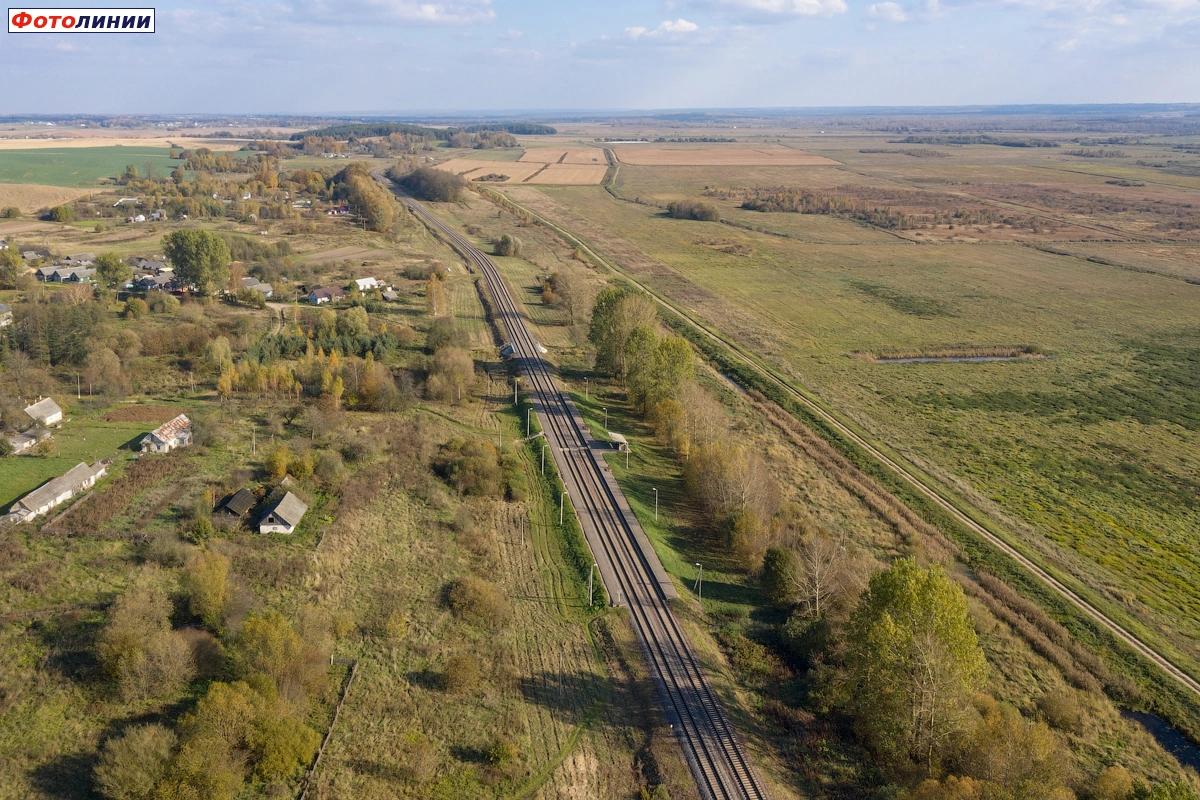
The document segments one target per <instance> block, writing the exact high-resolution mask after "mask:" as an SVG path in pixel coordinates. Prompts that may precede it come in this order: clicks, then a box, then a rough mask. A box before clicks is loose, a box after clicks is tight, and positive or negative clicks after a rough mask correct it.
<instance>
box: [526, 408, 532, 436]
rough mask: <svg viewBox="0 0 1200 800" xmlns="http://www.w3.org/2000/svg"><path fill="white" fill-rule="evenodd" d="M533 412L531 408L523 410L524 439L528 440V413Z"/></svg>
mask: <svg viewBox="0 0 1200 800" xmlns="http://www.w3.org/2000/svg"><path fill="white" fill-rule="evenodd" d="M530 411H533V406H529V407H528V408H526V409H525V438H526V439H528V438H529V412H530Z"/></svg>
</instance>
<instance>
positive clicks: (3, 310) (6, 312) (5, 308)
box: [0, 303, 13, 328]
mask: <svg viewBox="0 0 1200 800" xmlns="http://www.w3.org/2000/svg"><path fill="white" fill-rule="evenodd" d="M12 321H13V313H12V306H10V305H7V304H6V303H0V328H7V327H8V326H9V325H12Z"/></svg>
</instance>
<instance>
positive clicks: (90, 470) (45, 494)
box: [8, 461, 108, 522]
mask: <svg viewBox="0 0 1200 800" xmlns="http://www.w3.org/2000/svg"><path fill="white" fill-rule="evenodd" d="M106 472H108V464H107V463H105V462H103V461H97V462H96V463H95V464H93V465H91V466H90V467H89V466H88V465H87V464H85V463H82V462H80V463H79V464H76V465H75V466H74V467H71V469H70V470H68V471H67V472H66V473H65V474H63V475H60V476H59V477H57V478H52V479H50V480H49V481H48V482H46V483H45V484H43V485H42V486H39V487H38V488H37V489H34V490H33V491H32V492H30V493H29V494H27V495H25V496H24V497H22V498H21V499H20V500H18V501H17V502H15V503H13V504H12V506H11V507H10V508H9V510H8V517H9V518H10V519H12V520H14V521H16V522H28V521H29V520H31V519H34V518H35V517H39V516H41V515H42V514H45V513H46V512H47V511H49V510H50V509H52V508H54V507H55V506H58V505H62V504H63V503H65V502H67V501H68V500H70V499H71V498H72V497H75V496H76V495H78V494H80V493H82V492H85V491H87V490H88V489H90V488H92V487H93V486H95V485H96V481H98V480H100V479H101V478H103V477H104V475H105V473H106Z"/></svg>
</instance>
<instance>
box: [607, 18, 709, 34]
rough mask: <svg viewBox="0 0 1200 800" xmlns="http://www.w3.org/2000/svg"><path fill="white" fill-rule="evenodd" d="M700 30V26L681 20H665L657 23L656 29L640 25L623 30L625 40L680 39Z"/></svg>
mask: <svg viewBox="0 0 1200 800" xmlns="http://www.w3.org/2000/svg"><path fill="white" fill-rule="evenodd" d="M698 30H700V26H699V25H697V24H696V23H694V22H692V21H690V20H686V19H683V18H682V17H680V18H679V19H667V20H663V21H662V22H660V23H658V26H657V27H654V28H647V27H645V26H642V25H632V26H630V27H628V28H626V29H625V37H626V38H627V39H635V40H636V39H661V38H664V37H667V38H680V37H683V36H686V35H687V34H689V33H695V32H696V31H698Z"/></svg>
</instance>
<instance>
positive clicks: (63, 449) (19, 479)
mask: <svg viewBox="0 0 1200 800" xmlns="http://www.w3.org/2000/svg"><path fill="white" fill-rule="evenodd" d="M151 427H152V426H151ZM147 430H149V428H148V427H147V426H146V424H145V423H137V422H105V421H104V420H103V419H102V418H101V417H100V416H99V415H97V414H95V413H87V412H85V413H82V414H72V413H68V414H67V415H66V423H65V424H64V425H63V426H62V428H61V429H59V430H57V431H55V433H54V438H53V442H54V444H53V446H52V451H51V452H52V455H48V456H37V455H20V456H9V457H8V458H6V459H4V461H3V463H2V464H0V508H7V507H8V505H9V504H10V503H12V501H14V500H16V499H17V498H19V497H21V496H23V495H25V494H28V493H29V492H31V491H33V490H34V489H36V488H37V487H38V486H41V485H42V484H43V483H45V482H46V481H48V480H50V479H51V478H53V477H55V476H58V475H61V474H63V473H64V472H66V471H67V470H69V469H70V468H71V467H73V466H75V465H76V464H78V463H79V462H80V461H86V462H88V463H89V464H90V463H92V462H94V461H96V460H98V459H101V458H114V457H116V458H120V457H122V456H127V455H129V454H130V453H131V452H132V451H130V450H127V449H126V450H122V449H121V448H122V446H123V445H125V444H127V443H129V442H130V441H131V440H132V439H134V438H135V437H137V436H138V435H139V434H143V433H145V432H146V431H147Z"/></svg>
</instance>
